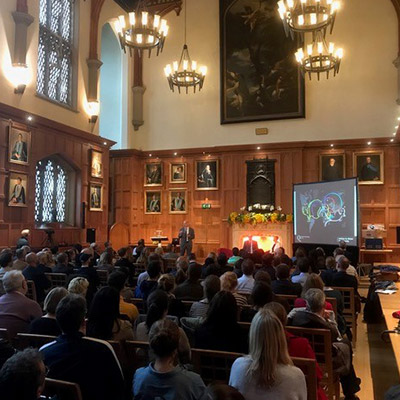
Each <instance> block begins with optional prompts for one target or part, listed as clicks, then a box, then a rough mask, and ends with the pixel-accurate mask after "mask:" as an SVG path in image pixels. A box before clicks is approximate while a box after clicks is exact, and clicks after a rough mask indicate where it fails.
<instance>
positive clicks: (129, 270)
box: [115, 247, 139, 286]
mask: <svg viewBox="0 0 400 400" xmlns="http://www.w3.org/2000/svg"><path fill="white" fill-rule="evenodd" d="M118 255H119V257H120V259H119V260H117V261H116V263H115V266H116V267H120V269H121V270H122V271H123V272H125V273H126V275H127V276H128V282H129V286H134V282H133V277H134V276H135V266H134V265H133V263H132V262H131V261H129V252H128V247H121V248H120V249H119V250H118ZM138 262H139V261H138Z"/></svg>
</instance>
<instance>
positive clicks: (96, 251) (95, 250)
mask: <svg viewBox="0 0 400 400" xmlns="http://www.w3.org/2000/svg"><path fill="white" fill-rule="evenodd" d="M90 248H91V249H92V250H93V261H94V265H97V264H98V263H99V258H100V254H99V246H98V244H97V243H95V242H94V243H90Z"/></svg>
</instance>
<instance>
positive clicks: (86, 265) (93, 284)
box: [76, 253, 100, 306]
mask: <svg viewBox="0 0 400 400" xmlns="http://www.w3.org/2000/svg"><path fill="white" fill-rule="evenodd" d="M91 259H92V256H91V255H89V254H85V253H83V254H81V256H80V260H81V266H80V268H79V269H78V271H77V272H76V276H80V277H82V278H86V279H87V281H88V282H89V287H88V289H87V292H86V301H87V304H88V306H90V304H91V302H92V300H93V297H94V295H95V294H96V292H97V287H98V286H99V285H100V278H99V276H98V275H97V272H96V270H95V269H94V267H92V266H91V265H90V260H91Z"/></svg>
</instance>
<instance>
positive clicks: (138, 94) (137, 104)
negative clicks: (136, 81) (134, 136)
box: [132, 86, 146, 131]
mask: <svg viewBox="0 0 400 400" xmlns="http://www.w3.org/2000/svg"><path fill="white" fill-rule="evenodd" d="M132 91H133V118H132V125H133V128H134V130H135V131H138V130H139V128H140V127H141V126H142V125H143V124H144V120H143V95H144V92H145V91H146V88H145V87H144V86H133V87H132Z"/></svg>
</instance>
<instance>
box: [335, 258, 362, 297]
mask: <svg viewBox="0 0 400 400" xmlns="http://www.w3.org/2000/svg"><path fill="white" fill-rule="evenodd" d="M349 266H350V261H349V260H348V258H346V257H342V258H340V259H339V262H338V264H337V272H336V274H335V275H334V276H333V278H332V286H336V287H349V288H353V289H354V293H355V294H356V295H357V296H359V294H358V281H357V278H356V277H355V276H352V275H349V274H347V269H348V268H349Z"/></svg>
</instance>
